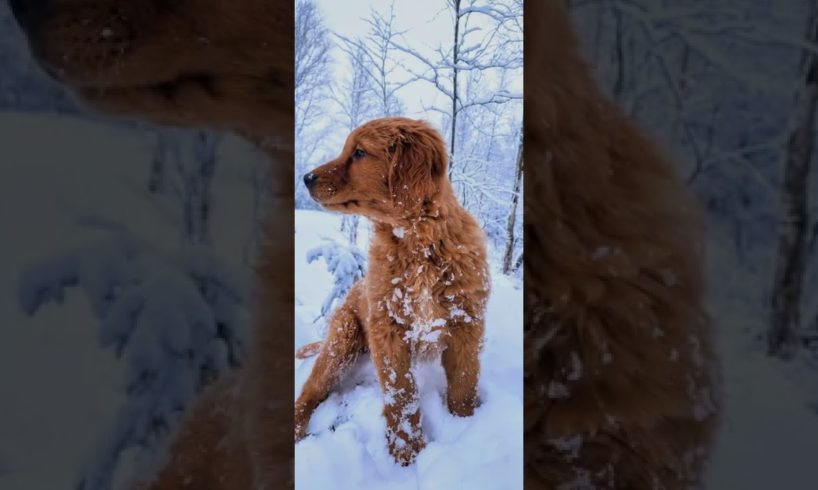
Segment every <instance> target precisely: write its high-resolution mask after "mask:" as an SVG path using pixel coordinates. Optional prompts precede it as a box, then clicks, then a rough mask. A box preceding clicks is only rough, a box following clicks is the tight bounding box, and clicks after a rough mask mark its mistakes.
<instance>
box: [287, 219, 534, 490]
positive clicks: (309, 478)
mask: <svg viewBox="0 0 818 490" xmlns="http://www.w3.org/2000/svg"><path fill="white" fill-rule="evenodd" d="M295 223H296V224H295V226H296V230H295V250H296V260H295V263H296V284H295V297H296V334H295V344H296V347H298V346H301V345H304V344H306V343H308V342H312V341H314V340H318V339H320V332H321V331H322V329H323V325H322V323H323V319H321V320H318V321H317V322H314V320H315V319H316V318H318V317H319V315H320V310H321V302H322V301H323V299H324V297H325V296H326V295H327V293H328V292H329V291H330V289H331V286H332V278H331V277H330V276H329V274H328V273H327V272H326V270H325V266H324V264H323V262H320V261H316V262H313V263H312V264H307V262H306V260H305V256H306V252H307V250H309V249H311V248H314V247H316V246H320V245H321V244H322V242H323V238H324V237H326V238H332V239H336V240H339V241H343V240H344V239H343V238H342V237H341V236H340V234H339V232H338V231H337V230H338V229H339V224H340V218H339V217H338V216H337V215H332V214H328V213H322V212H317V211H296V222H295ZM362 224H363V221H362ZM358 238H359V240H358V242H359V244H360V246H361V247H363V246H365V243H366V242H367V240H368V233H367V232H363V233H361V234H360V236H359V237H358ZM495 269H496V268H495ZM492 277H493V282H492V295H491V299H490V301H489V305H488V311H487V316H486V344H485V349H484V352H483V354H482V356H481V361H482V373H481V378H480V384H479V390H480V398H481V401H482V405H481V406H480V408H479V409H478V410H477V412H476V413H475V415H474V416H473V417H470V418H457V417H454V416H452V415H451V414H450V413H449V412H448V409H447V408H446V404H445V399H444V398H443V396H444V394H445V389H446V382H445V377H444V374H443V370H442V368H441V367H440V366H439V365H438V364H429V365H425V366H421V367H420V368H419V370H418V371H417V376H416V378H417V381H418V385H419V390H420V398H421V414H422V422H421V423H422V426H423V431H424V434H425V435H426V437H427V440H428V445H427V447H426V449H424V450H423V451H422V452H421V453H420V455H419V457H418V460H417V463H416V464H415V465H414V466H411V467H409V468H402V467H400V466H398V465H396V464H395V463H394V461H393V460H392V457H391V456H390V455H389V453H388V452H387V448H386V437H385V433H386V422H385V421H384V419H383V417H382V416H381V410H382V408H383V397H382V395H381V391H380V388H379V387H378V382H377V380H376V378H375V370H374V367H373V365H372V362H371V360H370V359H369V358H368V357H367V358H365V359H363V360H362V361H361V362H359V365H358V366H357V368H356V369H355V370H354V372H353V373H352V375H351V376H350V378H349V379H348V380H347V381H346V382H345V383H344V384H343V386H342V387H340V389H339V390H337V391H338V392H337V393H334V394H333V395H331V396H330V398H329V399H328V400H326V401H325V402H324V403H323V404H321V406H320V407H319V408H318V410H316V412H315V415H314V416H313V418H312V420H311V422H310V427H309V431H310V433H311V434H314V435H311V436H309V437H307V438H306V439H305V440H303V441H301V442H299V443H298V444H297V445H296V448H295V461H296V463H295V472H296V487H297V488H298V490H323V489H326V488H334V489H339V490H344V489H349V490H357V489H361V488H373V489H374V488H377V489H389V490H398V489H413V490H414V489H438V488H439V489H452V490H456V489H461V488H462V489H475V490H478V489H485V490H493V489H515V488H522V471H521V468H522V464H523V438H522V430H523V383H522V368H523V363H522V352H523V350H522V347H523V344H522V342H523V327H522V325H523V324H522V321H523V320H522V316H523V299H522V298H523V296H522V289H521V288H520V286H519V285H517V284H514V282H515V281H512V280H509V279H508V278H507V277H505V276H503V275H502V274H501V273H500V272H498V271H496V270H494V271H493V272H492ZM314 361H315V358H312V359H308V360H305V361H296V373H295V379H296V390H297V391H298V392H299V393H300V390H301V386H302V384H303V383H304V381H305V380H306V379H307V376H308V375H309V373H310V370H311V369H312V365H313V363H314Z"/></svg>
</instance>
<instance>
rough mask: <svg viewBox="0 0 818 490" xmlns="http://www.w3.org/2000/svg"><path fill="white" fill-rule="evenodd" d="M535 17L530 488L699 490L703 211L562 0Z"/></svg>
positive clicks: (706, 439) (530, 87)
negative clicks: (580, 37)
mask: <svg viewBox="0 0 818 490" xmlns="http://www.w3.org/2000/svg"><path fill="white" fill-rule="evenodd" d="M525 15H526V39H525V42H526V44H525V50H526V52H525V59H526V70H525V87H524V88H525V94H526V107H525V160H526V187H527V188H526V194H527V198H526V200H525V246H526V260H525V290H526V305H525V484H526V488H545V489H555V488H598V489H629V490H634V489H636V490H638V489H686V488H689V487H691V486H694V485H696V484H697V482H698V481H699V478H700V475H701V471H702V467H703V463H704V461H705V460H706V457H707V454H708V449H709V445H710V439H711V436H712V433H713V429H714V425H715V422H716V418H717V416H716V415H717V408H716V404H717V393H715V391H716V390H714V381H713V378H714V358H713V353H712V350H711V347H710V340H709V331H708V322H707V318H706V315H705V312H704V310H703V293H702V277H701V275H702V272H701V268H702V258H701V256H700V248H701V238H702V230H701V229H700V227H699V225H698V216H697V209H696V206H695V205H694V203H693V202H692V199H691V196H690V195H689V194H688V191H687V190H686V189H685V187H684V185H683V183H682V182H681V180H680V179H679V178H678V177H677V176H676V174H675V173H674V171H673V169H672V167H671V165H670V164H669V163H668V162H667V161H666V160H665V158H664V157H663V156H662V155H661V153H660V152H659V151H658V150H657V149H656V147H655V146H654V145H653V144H652V143H651V142H650V141H649V140H648V139H647V138H646V137H645V136H643V134H642V133H641V132H640V131H639V130H638V129H637V128H636V127H635V126H634V125H633V124H632V123H631V122H630V121H628V120H627V119H626V118H625V117H623V116H622V114H621V113H620V111H619V110H618V109H617V108H616V107H614V105H613V104H611V103H610V102H609V101H608V100H606V99H605V98H604V97H603V96H602V95H601V93H600V92H599V89H598V88H597V87H596V85H595V83H594V81H593V80H592V76H591V74H590V70H589V69H588V68H587V67H586V66H585V64H584V63H583V61H582V60H581V57H580V54H579V52H578V47H577V42H576V40H575V38H574V35H573V33H572V31H571V27H570V21H569V18H568V15H567V12H566V11H565V9H564V7H563V2H561V1H560V0H543V1H537V2H526V4H525ZM583 484H585V485H586V486H582V485H583Z"/></svg>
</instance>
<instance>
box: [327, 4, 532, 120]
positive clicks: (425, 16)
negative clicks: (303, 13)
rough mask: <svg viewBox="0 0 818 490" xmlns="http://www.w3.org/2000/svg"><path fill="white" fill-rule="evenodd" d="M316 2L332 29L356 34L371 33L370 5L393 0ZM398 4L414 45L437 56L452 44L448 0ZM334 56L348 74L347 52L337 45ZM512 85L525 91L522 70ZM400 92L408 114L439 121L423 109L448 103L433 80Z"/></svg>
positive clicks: (399, 20) (476, 20)
mask: <svg viewBox="0 0 818 490" xmlns="http://www.w3.org/2000/svg"><path fill="white" fill-rule="evenodd" d="M316 3H317V5H318V7H319V9H320V10H321V13H322V15H323V17H324V21H325V23H326V24H327V27H328V28H329V30H330V31H332V32H337V33H339V34H341V35H343V36H345V37H350V38H354V37H358V36H361V35H365V34H366V33H367V31H368V29H369V25H368V24H366V23H365V22H363V21H362V20H361V19H362V18H364V17H368V16H369V12H370V8H374V9H375V10H378V11H379V12H381V13H387V12H388V11H389V8H390V5H392V0H343V1H341V0H316ZM394 6H395V17H396V21H395V23H396V26H395V27H396V30H398V31H403V30H405V29H408V32H406V33H405V35H404V37H403V40H404V41H405V42H406V44H408V46H409V47H410V48H412V49H414V50H416V51H419V52H421V53H424V54H427V55H429V56H430V57H434V55H433V51H434V50H435V49H436V48H437V47H438V46H439V45H441V44H443V45H444V46H449V45H450V44H451V40H452V37H453V30H452V18H451V14H450V12H449V11H448V8H447V6H446V1H445V0H395V2H394ZM471 17H472V19H471V20H470V27H477V26H479V25H480V23H481V21H482V19H481V16H479V15H472V16H471ZM335 40H337V38H335V39H334V41H335ZM395 55H396V56H401V59H402V60H404V62H405V63H406V64H407V66H412V67H417V68H416V69H417V70H419V71H420V70H421V68H420V67H421V66H422V65H421V64H419V63H418V62H417V61H415V60H411V59H409V58H408V57H406V56H404V55H403V54H402V53H396V54H395ZM333 58H334V60H336V62H335V63H334V65H333V69H334V71H335V73H336V76H337V77H346V76H348V71H347V70H346V69H345V63H346V57H345V54H344V53H343V52H341V51H340V50H338V49H334V50H333ZM510 88H511V89H513V90H515V91H518V92H522V73H520V76H519V80H515V81H514V82H512V84H511V87H510ZM398 95H399V97H400V98H401V100H402V101H403V102H404V104H405V105H406V108H407V110H408V111H409V113H408V114H406V115H407V116H413V117H418V118H426V119H429V120H430V121H433V122H439V119H440V115H439V114H438V113H435V112H426V111H424V110H423V107H424V106H426V107H429V106H433V105H437V106H440V105H442V104H444V103H446V97H445V96H443V95H442V94H441V93H440V92H439V91H438V90H437V89H435V88H434V87H433V86H432V85H431V84H429V83H426V82H416V83H412V84H409V85H407V86H406V87H403V88H402V89H401V90H400V91H399V92H398Z"/></svg>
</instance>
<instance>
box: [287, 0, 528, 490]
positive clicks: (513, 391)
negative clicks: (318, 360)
mask: <svg viewBox="0 0 818 490" xmlns="http://www.w3.org/2000/svg"><path fill="white" fill-rule="evenodd" d="M522 27H523V26H522V2H521V1H519V0H508V1H502V2H470V1H458V2H456V1H440V0H418V1H413V2H402V1H396V2H391V1H390V0H358V1H349V2H336V1H332V0H299V1H297V2H296V80H297V89H296V182H295V184H296V189H297V190H296V215H295V224H296V230H295V250H296V258H295V263H296V285H295V298H296V330H295V346H296V347H300V346H302V345H304V344H307V343H309V342H313V341H315V340H320V339H321V338H323V337H324V335H325V334H326V319H327V317H328V315H329V313H330V312H331V307H332V306H337V305H338V304H339V302H341V301H342V300H343V297H344V295H345V294H346V292H347V291H348V290H349V288H350V287H351V286H352V284H353V283H354V281H355V280H357V279H358V278H360V277H361V275H362V274H363V272H364V271H365V269H366V248H367V245H368V241H369V233H370V223H369V222H368V221H366V220H365V219H363V218H361V219H359V218H357V217H350V216H344V217H342V216H340V215H334V214H329V213H326V212H322V211H319V210H318V207H317V206H316V204H315V203H314V202H313V201H312V199H311V198H310V197H309V194H308V193H307V191H306V188H305V186H304V185H303V183H302V182H301V176H303V175H304V174H305V173H307V172H308V171H309V170H311V169H312V168H314V167H316V166H318V165H320V164H322V163H324V162H325V161H327V160H330V159H332V158H335V157H336V156H337V155H338V153H339V152H340V151H341V149H342V147H343V143H344V140H345V139H346V137H347V135H348V134H349V132H350V131H351V130H352V129H354V128H355V127H357V126H359V125H360V124H362V123H364V122H366V121H368V120H370V119H374V118H378V117H384V116H406V117H411V118H416V119H424V120H426V121H428V122H430V123H431V124H432V125H433V126H435V127H436V128H437V129H438V130H440V132H441V134H442V135H443V136H444V139H445V140H446V144H447V147H448V150H449V155H450V178H451V180H452V183H453V185H454V189H455V192H456V194H457V196H458V198H459V200H460V202H461V203H462V204H463V205H464V206H465V207H466V209H468V210H469V211H470V212H471V213H472V214H473V215H474V216H475V217H476V218H477V219H478V221H479V222H480V224H481V225H482V227H483V229H484V230H485V232H486V235H487V236H488V238H489V255H490V260H491V272H492V296H491V299H490V301H489V305H488V312H487V316H486V343H485V348H484V350H483V352H482V354H481V360H482V363H483V367H482V372H481V378H480V385H479V390H480V397H481V402H482V405H481V406H480V408H479V409H478V410H477V412H476V413H475V415H474V417H470V418H468V419H458V418H457V417H454V416H452V415H451V414H450V413H449V412H448V409H447V408H446V405H445V402H444V398H443V397H444V395H445V390H446V383H445V376H444V374H443V371H442V368H440V366H438V365H426V366H420V367H418V369H419V371H420V372H419V373H418V375H417V380H418V384H419V391H420V396H421V405H422V406H421V413H422V425H423V430H424V434H425V435H426V437H427V439H428V446H427V448H426V449H425V450H424V451H422V452H421V454H420V455H419V457H418V461H417V464H416V465H414V466H412V467H410V468H401V467H399V466H397V465H396V464H395V463H394V460H393V459H392V457H391V456H390V455H389V454H388V452H387V448H386V438H385V437H384V433H385V431H386V425H385V422H384V420H383V418H382V417H381V415H380V413H381V410H382V407H383V397H382V395H381V391H380V387H379V385H378V382H377V379H376V377H375V370H374V367H373V366H372V363H371V361H370V360H369V359H368V357H366V358H364V359H362V361H361V362H360V363H359V364H358V366H357V368H356V369H354V370H353V373H352V375H351V376H350V377H349V379H347V380H346V381H345V382H344V383H343V385H342V386H341V387H340V389H339V390H337V392H336V393H334V394H333V395H331V396H330V398H329V399H328V400H326V401H325V402H324V403H322V404H321V406H320V407H319V408H318V410H317V411H316V413H315V415H314V417H313V418H312V420H311V423H310V427H309V430H310V433H311V434H312V435H310V436H309V437H308V438H306V439H305V440H303V441H301V442H299V443H298V444H297V445H296V448H295V451H296V487H297V488H298V489H299V490H319V489H324V488H338V489H359V488H390V489H404V488H405V489H416V488H473V489H487V490H488V489H500V488H522V473H521V471H520V468H522V461H523V460H522V458H523V455H522V452H523V441H522V429H523V425H522V423H523V422H522V417H523V400H522V333H523V328H522V308H523V299H522V298H523V295H522V279H521V263H522V254H523V242H522V237H521V232H522V207H523V206H522V201H521V195H522V187H523V179H522V155H521V153H520V149H521V146H520V145H521V139H520V136H521V126H522V103H523V101H522V74H523V66H522ZM314 360H315V359H314V358H312V359H308V360H305V361H296V380H295V381H296V383H295V384H296V391H297V392H300V390H301V386H302V385H303V383H304V381H306V378H307V376H308V375H309V373H310V370H311V369H312V365H313V363H314Z"/></svg>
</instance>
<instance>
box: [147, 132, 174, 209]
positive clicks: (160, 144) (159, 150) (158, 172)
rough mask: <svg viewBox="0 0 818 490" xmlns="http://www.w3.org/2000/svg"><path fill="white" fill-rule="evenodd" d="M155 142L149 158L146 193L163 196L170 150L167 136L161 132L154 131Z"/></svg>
mask: <svg viewBox="0 0 818 490" xmlns="http://www.w3.org/2000/svg"><path fill="white" fill-rule="evenodd" d="M155 135H156V141H155V143H154V147H153V155H152V157H151V174H150V176H149V177H148V192H150V193H151V194H164V193H165V190H166V189H165V185H166V184H167V183H166V182H165V179H166V176H167V171H166V169H167V164H168V161H167V160H168V156H169V150H170V144H171V143H170V141H169V139H170V138H169V137H168V135H167V134H166V133H165V132H164V131H162V130H159V131H156V134H155Z"/></svg>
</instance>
